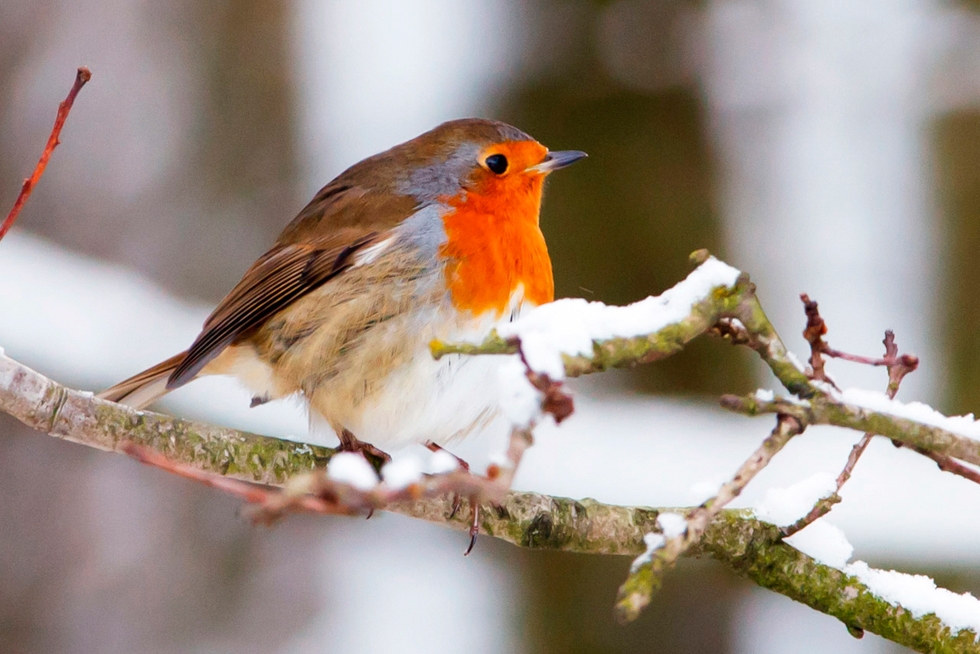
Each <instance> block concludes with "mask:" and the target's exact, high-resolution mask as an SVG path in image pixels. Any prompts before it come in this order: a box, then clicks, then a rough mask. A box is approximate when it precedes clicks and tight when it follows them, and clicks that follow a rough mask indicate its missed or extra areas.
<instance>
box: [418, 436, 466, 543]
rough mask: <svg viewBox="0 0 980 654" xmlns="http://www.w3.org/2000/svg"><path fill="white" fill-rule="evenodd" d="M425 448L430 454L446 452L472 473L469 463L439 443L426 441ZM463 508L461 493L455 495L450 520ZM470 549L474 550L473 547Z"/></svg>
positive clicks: (461, 466)
mask: <svg viewBox="0 0 980 654" xmlns="http://www.w3.org/2000/svg"><path fill="white" fill-rule="evenodd" d="M425 446H426V447H427V448H429V451H430V452H445V453H446V454H448V455H449V456H451V457H453V458H454V459H456V463H458V464H459V467H460V468H462V469H463V470H464V471H466V472H469V471H470V464H469V463H467V462H466V461H464V460H463V459H461V458H459V457H458V456H456V455H455V454H453V453H452V452H450V451H449V450H447V449H446V448H444V447H443V446H442V445H439V444H438V443H433V442H432V441H426V442H425ZM462 506H463V498H462V497H460V495H459V493H453V510H452V511H451V512H450V513H449V519H450V520H452V519H453V518H455V517H456V514H457V513H459V509H460V508H461V507H462ZM470 547H471V548H472V545H471V546H470Z"/></svg>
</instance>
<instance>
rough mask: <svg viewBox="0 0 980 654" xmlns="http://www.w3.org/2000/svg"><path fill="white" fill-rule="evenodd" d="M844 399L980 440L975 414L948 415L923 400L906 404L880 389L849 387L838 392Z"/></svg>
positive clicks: (978, 423) (979, 425) (979, 426)
mask: <svg viewBox="0 0 980 654" xmlns="http://www.w3.org/2000/svg"><path fill="white" fill-rule="evenodd" d="M837 396H838V397H840V398H841V400H842V401H844V402H846V403H848V404H856V405H857V406H860V407H863V408H865V409H871V410H872V411H878V412H880V413H887V414H888V415H892V416H895V417H898V418H907V419H909V420H914V421H916V422H921V423H923V424H926V425H932V426H933V427H939V428H940V429H945V430H946V431H951V432H953V433H956V434H960V435H962V436H966V437H967V438H973V439H977V440H980V422H977V421H976V419H975V418H974V417H973V414H972V413H970V414H967V415H965V416H946V415H943V414H942V413H940V412H939V411H936V410H935V409H933V408H932V407H931V406H929V405H928V404H923V403H922V402H909V403H908V404H905V403H904V402H900V401H898V400H893V399H890V398H889V397H888V396H887V395H885V394H884V393H879V392H878V391H868V390H864V389H860V388H848V389H847V390H845V391H844V392H843V393H839V394H837Z"/></svg>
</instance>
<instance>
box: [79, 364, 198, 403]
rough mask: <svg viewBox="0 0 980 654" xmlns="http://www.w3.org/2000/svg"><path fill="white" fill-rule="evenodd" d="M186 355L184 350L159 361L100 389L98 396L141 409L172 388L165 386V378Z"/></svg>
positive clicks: (166, 378)
mask: <svg viewBox="0 0 980 654" xmlns="http://www.w3.org/2000/svg"><path fill="white" fill-rule="evenodd" d="M186 355H187V352H186V351H185V352H181V353H180V354H177V355H174V356H172V357H170V358H169V359H167V360H166V361H161V362H160V363H158V364H157V365H155V366H153V367H152V368H147V369H146V370H144V371H143V372H141V373H139V374H138V375H133V376H132V377H130V378H129V379H127V380H126V381H121V382H119V383H118V384H116V385H115V386H113V387H112V388H109V389H106V390H104V391H102V392H101V393H99V394H98V397H100V398H102V399H103V400H110V401H112V402H119V403H120V404H125V405H126V406H131V407H133V408H134V409H142V408H143V407H145V406H147V405H149V404H152V403H153V402H155V401H156V400H158V399H160V398H161V397H163V396H164V395H166V394H167V393H169V392H170V391H171V390H172V389H169V388H167V380H168V379H169V378H170V374H171V373H172V372H173V371H174V370H175V369H176V368H177V366H178V365H180V362H181V361H183V360H184V357H185V356H186Z"/></svg>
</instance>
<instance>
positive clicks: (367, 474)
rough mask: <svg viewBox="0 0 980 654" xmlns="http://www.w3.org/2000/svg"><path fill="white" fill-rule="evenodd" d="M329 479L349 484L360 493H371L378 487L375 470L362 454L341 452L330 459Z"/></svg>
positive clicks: (328, 466)
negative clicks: (370, 491)
mask: <svg viewBox="0 0 980 654" xmlns="http://www.w3.org/2000/svg"><path fill="white" fill-rule="evenodd" d="M327 477H329V478H330V479H332V480H334V481H339V482H341V483H344V484H349V485H351V486H353V487H354V488H356V489H357V490H359V491H369V490H371V489H372V488H374V487H375V486H377V485H378V475H376V474H375V473H374V468H372V467H371V465H370V464H369V463H368V462H367V461H366V460H365V459H364V457H363V456H361V455H360V454H354V453H353V452H339V453H337V454H334V455H333V456H332V457H330V463H329V464H328V465H327Z"/></svg>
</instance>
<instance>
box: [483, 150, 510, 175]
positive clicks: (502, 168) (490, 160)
mask: <svg viewBox="0 0 980 654" xmlns="http://www.w3.org/2000/svg"><path fill="white" fill-rule="evenodd" d="M484 163H485V164H487V168H489V169H490V171H491V172H494V173H496V174H497V175H503V174H504V173H506V172H507V157H505V156H504V155H502V154H491V155H490V156H489V157H487V160H486V161H485V162H484Z"/></svg>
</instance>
